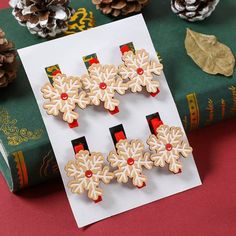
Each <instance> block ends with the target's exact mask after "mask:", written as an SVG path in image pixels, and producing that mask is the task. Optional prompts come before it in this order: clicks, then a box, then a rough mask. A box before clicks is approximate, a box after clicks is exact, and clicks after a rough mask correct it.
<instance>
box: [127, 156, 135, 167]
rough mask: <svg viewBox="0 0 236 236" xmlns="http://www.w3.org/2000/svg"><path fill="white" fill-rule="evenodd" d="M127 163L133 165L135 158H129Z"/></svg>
mask: <svg viewBox="0 0 236 236" xmlns="http://www.w3.org/2000/svg"><path fill="white" fill-rule="evenodd" d="M127 164H128V165H130V166H132V165H133V164H134V159H133V158H131V157H130V158H128V160H127Z"/></svg>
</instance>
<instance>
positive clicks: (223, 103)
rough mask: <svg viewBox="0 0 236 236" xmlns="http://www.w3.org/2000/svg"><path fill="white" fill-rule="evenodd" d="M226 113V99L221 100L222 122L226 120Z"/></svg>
mask: <svg viewBox="0 0 236 236" xmlns="http://www.w3.org/2000/svg"><path fill="white" fill-rule="evenodd" d="M225 111H226V101H225V99H223V98H222V99H221V118H222V120H223V119H224V118H225Z"/></svg>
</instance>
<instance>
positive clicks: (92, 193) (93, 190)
mask: <svg viewBox="0 0 236 236" xmlns="http://www.w3.org/2000/svg"><path fill="white" fill-rule="evenodd" d="M65 171H66V173H67V176H68V177H72V179H71V180H70V181H69V183H68V187H69V188H70V189H71V191H72V193H77V194H81V193H83V192H84V191H85V190H87V191H88V197H89V198H90V199H92V200H94V201H96V200H98V199H99V197H101V196H102V193H103V190H102V189H101V188H100V187H99V184H100V182H101V181H102V182H103V183H105V184H108V183H109V182H110V181H111V180H112V179H113V177H114V174H113V173H111V172H109V167H108V166H104V157H103V155H102V154H101V153H97V152H92V153H91V154H90V153H89V151H80V152H79V153H77V154H76V160H73V161H69V162H68V163H67V165H66V167H65Z"/></svg>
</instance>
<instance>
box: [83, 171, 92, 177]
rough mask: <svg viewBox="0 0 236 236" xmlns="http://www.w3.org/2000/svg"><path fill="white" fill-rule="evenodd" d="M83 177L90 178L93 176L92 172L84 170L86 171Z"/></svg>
mask: <svg viewBox="0 0 236 236" xmlns="http://www.w3.org/2000/svg"><path fill="white" fill-rule="evenodd" d="M85 176H86V177H87V178H91V177H92V176H93V172H92V171H91V170H86V171H85Z"/></svg>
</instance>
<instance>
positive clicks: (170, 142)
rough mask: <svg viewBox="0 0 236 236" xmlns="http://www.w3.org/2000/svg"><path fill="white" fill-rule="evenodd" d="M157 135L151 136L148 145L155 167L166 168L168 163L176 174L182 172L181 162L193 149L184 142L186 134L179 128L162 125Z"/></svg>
mask: <svg viewBox="0 0 236 236" xmlns="http://www.w3.org/2000/svg"><path fill="white" fill-rule="evenodd" d="M156 133H157V135H154V134H153V135H151V136H150V137H149V138H148V140H147V144H148V145H149V148H150V150H151V151H154V153H153V154H152V155H151V160H152V161H153V162H154V165H155V166H160V167H164V166H165V165H166V163H167V164H168V165H169V170H170V171H171V172H173V173H175V174H177V173H179V172H181V170H182V165H181V163H180V162H179V158H180V157H181V156H183V157H185V158H186V157H188V156H189V155H190V154H191V153H192V150H193V149H192V148H191V147H190V146H189V144H188V143H187V142H186V141H184V140H183V136H184V133H183V131H182V130H181V128H179V127H169V126H168V125H160V126H159V127H158V128H157V130H156Z"/></svg>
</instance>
